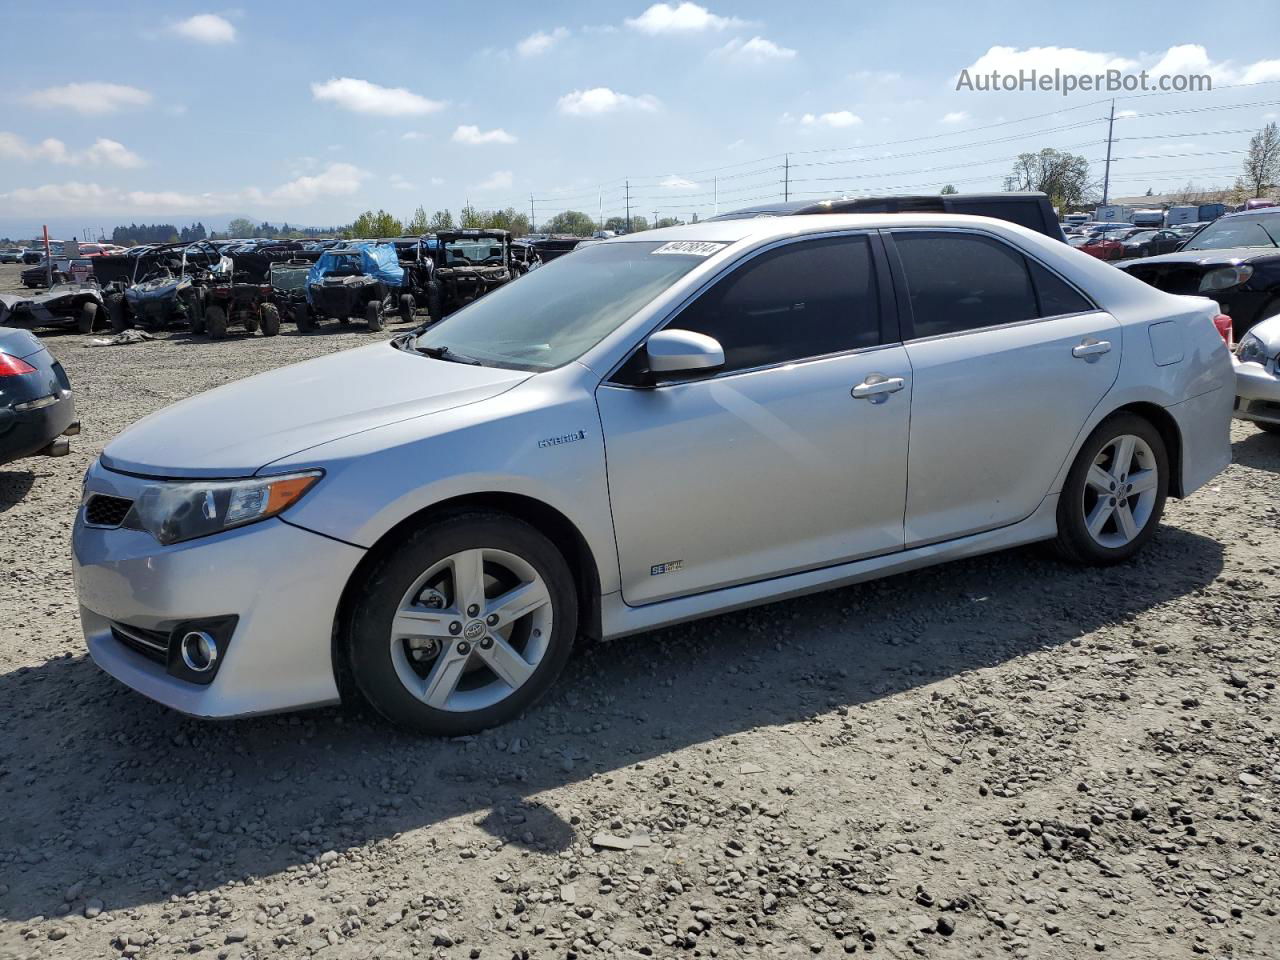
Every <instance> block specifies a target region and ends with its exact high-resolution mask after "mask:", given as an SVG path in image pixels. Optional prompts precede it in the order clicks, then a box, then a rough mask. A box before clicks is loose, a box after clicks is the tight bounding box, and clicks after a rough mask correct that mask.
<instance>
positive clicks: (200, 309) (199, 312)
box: [187, 287, 208, 334]
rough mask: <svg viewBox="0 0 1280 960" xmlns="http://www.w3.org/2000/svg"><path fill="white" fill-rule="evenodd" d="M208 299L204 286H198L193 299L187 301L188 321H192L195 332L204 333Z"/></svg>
mask: <svg viewBox="0 0 1280 960" xmlns="http://www.w3.org/2000/svg"><path fill="white" fill-rule="evenodd" d="M207 300H208V298H207V295H206V294H205V292H204V287H196V288H195V292H194V293H193V294H192V295H191V299H190V300H188V301H187V322H188V323H190V325H191V332H192V333H194V334H201V333H204V329H205V323H204V311H205V304H206V302H207Z"/></svg>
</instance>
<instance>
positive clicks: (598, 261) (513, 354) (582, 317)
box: [415, 241, 719, 370]
mask: <svg viewBox="0 0 1280 960" xmlns="http://www.w3.org/2000/svg"><path fill="white" fill-rule="evenodd" d="M717 246H719V245H717ZM669 247H670V245H666V244H662V243H656V242H648V241H645V242H634V241H633V242H626V243H601V244H596V245H593V246H590V247H584V248H581V249H579V250H575V251H574V252H573V253H570V254H567V255H565V256H563V257H558V258H557V259H555V260H553V261H552V262H551V263H549V264H547V265H546V266H545V267H543V268H542V269H540V270H534V271H532V272H530V273H528V274H526V275H525V276H523V277H521V278H520V279H519V280H517V281H514V282H512V283H508V284H506V285H504V286H501V287H499V288H498V289H496V290H494V291H493V292H492V293H489V294H486V295H485V296H484V297H481V298H480V299H479V300H476V301H475V302H473V303H471V304H470V305H468V306H466V307H464V308H463V309H462V310H459V311H458V312H457V313H455V314H453V315H452V316H449V317H447V318H446V319H444V320H442V321H440V322H439V323H437V324H435V325H434V326H432V327H430V328H429V329H428V330H427V331H426V332H425V333H423V334H422V335H420V336H419V337H418V339H417V340H416V341H415V346H416V347H417V348H418V349H420V350H423V349H427V348H434V349H439V348H440V347H447V348H448V350H449V352H450V353H452V354H455V355H458V356H465V357H468V358H471V359H475V360H479V361H480V362H481V363H487V364H492V365H494V366H511V367H516V368H519V369H522V370H549V369H551V368H553V367H558V366H561V365H563V364H566V363H568V362H569V361H571V360H575V359H577V358H578V357H580V356H582V354H583V353H585V352H586V351H587V350H589V349H591V348H592V347H594V346H595V345H596V344H597V343H599V342H600V341H601V340H602V339H603V338H604V337H605V336H606V335H608V334H609V333H612V332H613V331H614V330H616V329H617V328H618V327H619V326H620V325H621V324H622V323H623V322H625V321H626V320H627V319H628V318H629V317H630V316H632V315H633V314H634V313H635V312H636V311H637V310H639V309H640V308H641V307H643V306H644V305H645V304H647V303H648V302H649V301H651V300H652V299H653V298H654V297H656V296H658V294H660V293H662V291H664V290H666V289H667V288H668V287H670V286H671V285H672V284H673V283H675V282H676V281H677V280H679V279H680V278H681V277H683V276H684V275H685V274H686V273H688V272H689V271H690V270H692V269H693V268H694V267H696V266H697V265H698V264H700V263H704V262H705V261H706V257H705V256H697V255H692V254H688V253H671V252H669ZM664 248H666V249H664ZM659 251H661V252H659Z"/></svg>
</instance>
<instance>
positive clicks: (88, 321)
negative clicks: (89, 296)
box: [76, 300, 98, 333]
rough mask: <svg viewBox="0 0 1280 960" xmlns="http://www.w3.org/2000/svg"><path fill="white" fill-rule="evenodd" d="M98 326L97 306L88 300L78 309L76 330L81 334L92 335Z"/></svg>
mask: <svg viewBox="0 0 1280 960" xmlns="http://www.w3.org/2000/svg"><path fill="white" fill-rule="evenodd" d="M97 325H98V305H97V304H96V303H94V302H93V301H92V300H90V301H89V302H88V303H86V304H85V305H84V306H82V307H81V308H80V316H79V318H78V319H77V320H76V329H77V330H79V331H80V332H81V333H93V328H94V327H96V326H97Z"/></svg>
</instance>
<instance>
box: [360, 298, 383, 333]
mask: <svg viewBox="0 0 1280 960" xmlns="http://www.w3.org/2000/svg"><path fill="white" fill-rule="evenodd" d="M364 322H365V323H367V324H368V325H369V329H370V330H381V329H382V304H381V302H379V301H377V300H370V301H369V302H368V303H366V304H365V305H364Z"/></svg>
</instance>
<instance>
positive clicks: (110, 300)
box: [93, 241, 231, 333]
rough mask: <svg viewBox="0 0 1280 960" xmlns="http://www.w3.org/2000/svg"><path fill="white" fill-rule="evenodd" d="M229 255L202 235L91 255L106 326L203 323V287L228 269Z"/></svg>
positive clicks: (146, 327) (151, 327) (193, 325)
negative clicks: (107, 321) (200, 238)
mask: <svg viewBox="0 0 1280 960" xmlns="http://www.w3.org/2000/svg"><path fill="white" fill-rule="evenodd" d="M230 270H231V260H230V259H229V258H228V257H225V256H223V255H222V253H221V252H220V251H219V250H218V249H217V248H216V247H215V246H213V244H211V243H209V242H208V241H197V242H196V243H166V244H147V245H144V246H140V247H131V248H130V249H129V250H126V251H125V252H124V253H121V254H102V255H100V256H97V257H94V258H93V275H94V278H95V279H96V280H97V281H98V284H99V286H101V288H102V294H103V299H104V301H105V303H106V309H107V316H108V318H109V319H110V321H111V329H112V330H113V331H115V332H116V333H119V332H121V331H122V330H126V329H128V328H129V327H131V326H138V327H141V328H142V329H144V330H148V331H153V330H159V329H162V328H164V327H168V326H171V325H174V324H179V323H189V324H190V325H191V328H192V330H193V331H196V332H199V331H200V330H201V329H203V318H204V288H205V286H206V285H207V284H209V283H211V282H214V281H216V280H217V279H218V278H219V276H220V275H222V274H224V273H229V272H230Z"/></svg>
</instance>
